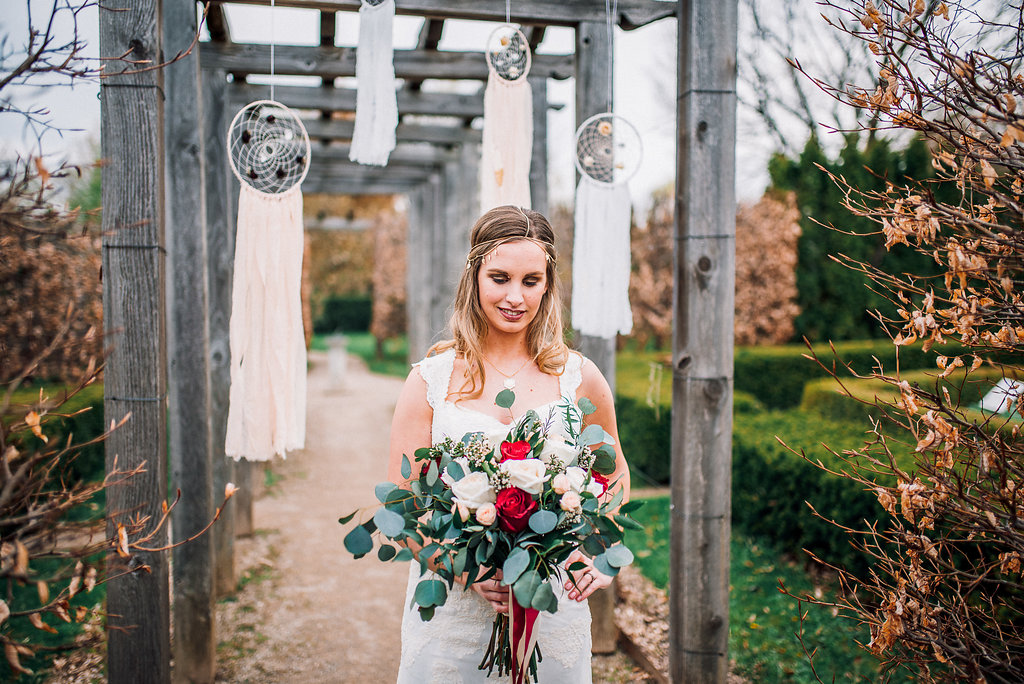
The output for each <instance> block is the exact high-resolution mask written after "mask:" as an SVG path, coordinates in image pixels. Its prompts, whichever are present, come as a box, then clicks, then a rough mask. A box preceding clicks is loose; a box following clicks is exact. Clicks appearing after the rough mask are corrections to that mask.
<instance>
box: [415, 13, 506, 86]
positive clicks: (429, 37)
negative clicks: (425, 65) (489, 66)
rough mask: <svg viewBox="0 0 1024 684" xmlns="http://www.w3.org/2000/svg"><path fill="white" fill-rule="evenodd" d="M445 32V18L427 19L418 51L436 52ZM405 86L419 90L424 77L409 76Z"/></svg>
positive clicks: (419, 40) (417, 46)
mask: <svg viewBox="0 0 1024 684" xmlns="http://www.w3.org/2000/svg"><path fill="white" fill-rule="evenodd" d="M443 33H444V19H427V20H426V21H425V22H423V28H421V29H420V35H419V38H418V39H417V41H416V49H417V50H418V51H430V52H436V51H437V46H438V45H439V44H440V43H441V35H442V34H443ZM395 75H396V76H397V75H398V73H397V72H396V73H395ZM400 78H401V77H400ZM485 78H486V77H485ZM405 87H406V88H409V89H410V90H416V91H418V90H420V88H422V87H423V78H421V77H409V78H408V80H407V81H406V83H405Z"/></svg>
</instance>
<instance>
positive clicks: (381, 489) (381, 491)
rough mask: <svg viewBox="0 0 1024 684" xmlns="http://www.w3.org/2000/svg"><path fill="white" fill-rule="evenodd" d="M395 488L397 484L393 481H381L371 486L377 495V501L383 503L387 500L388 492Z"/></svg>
mask: <svg viewBox="0 0 1024 684" xmlns="http://www.w3.org/2000/svg"><path fill="white" fill-rule="evenodd" d="M396 489H398V485H396V484H395V483H394V482H381V483H379V484H377V486H376V487H374V488H373V492H374V494H376V495H377V501H380V502H381V503H384V502H385V501H387V496H388V494H390V493H391V492H392V491H394V490H396Z"/></svg>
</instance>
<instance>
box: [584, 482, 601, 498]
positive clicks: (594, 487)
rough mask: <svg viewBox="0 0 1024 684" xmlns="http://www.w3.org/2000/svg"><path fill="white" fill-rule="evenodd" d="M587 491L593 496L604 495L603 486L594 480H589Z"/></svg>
mask: <svg viewBox="0 0 1024 684" xmlns="http://www.w3.org/2000/svg"><path fill="white" fill-rule="evenodd" d="M587 491H588V492H590V493H591V494H593V495H594V496H601V495H602V494H604V485H603V484H601V483H600V482H598V481H596V480H591V481H590V482H589V483H588V484H587Z"/></svg>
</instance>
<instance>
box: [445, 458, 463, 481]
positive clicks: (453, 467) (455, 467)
mask: <svg viewBox="0 0 1024 684" xmlns="http://www.w3.org/2000/svg"><path fill="white" fill-rule="evenodd" d="M446 470H447V471H448V475H449V476H450V477H451V478H452V479H453V480H454V481H456V482H458V481H459V480H461V479H462V478H463V477H465V476H466V473H465V471H463V470H462V466H461V465H460V464H458V463H456V462H455V461H452V462H451V463H449V464H448V467H447V468H446Z"/></svg>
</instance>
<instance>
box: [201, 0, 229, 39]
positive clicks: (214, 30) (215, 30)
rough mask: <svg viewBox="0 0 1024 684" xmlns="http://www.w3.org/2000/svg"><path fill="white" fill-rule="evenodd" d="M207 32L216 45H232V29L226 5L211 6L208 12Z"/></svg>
mask: <svg viewBox="0 0 1024 684" xmlns="http://www.w3.org/2000/svg"><path fill="white" fill-rule="evenodd" d="M206 30H207V31H209V32H210V40H212V41H213V42H214V43H215V44H216V43H230V42H231V29H230V27H229V26H228V16H227V13H226V12H225V11H224V5H222V4H211V5H209V7H208V8H207V10H206Z"/></svg>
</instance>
